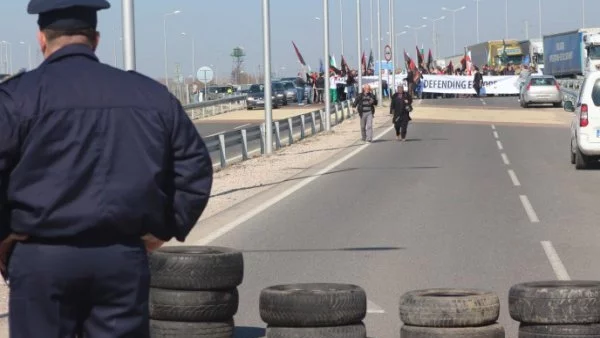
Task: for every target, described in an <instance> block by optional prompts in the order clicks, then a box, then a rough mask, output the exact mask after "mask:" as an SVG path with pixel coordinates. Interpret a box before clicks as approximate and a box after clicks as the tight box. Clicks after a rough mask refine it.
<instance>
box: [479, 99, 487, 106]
mask: <svg viewBox="0 0 600 338" xmlns="http://www.w3.org/2000/svg"><path fill="white" fill-rule="evenodd" d="M479 100H481V103H483V105H484V106H485V105H486V104H487V102H485V101H484V100H483V99H479Z"/></svg>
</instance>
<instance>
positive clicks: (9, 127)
mask: <svg viewBox="0 0 600 338" xmlns="http://www.w3.org/2000/svg"><path fill="white" fill-rule="evenodd" d="M13 110H14V109H13V102H12V98H11V97H10V95H9V94H8V93H7V92H6V91H3V89H2V88H0V240H3V239H5V238H6V237H8V235H9V234H10V233H11V232H12V230H11V228H10V219H9V215H10V211H9V210H8V209H7V200H6V199H7V189H8V179H9V176H10V172H11V171H12V168H13V167H14V165H15V161H16V160H17V157H18V153H19V121H18V118H17V117H16V115H14V112H13Z"/></svg>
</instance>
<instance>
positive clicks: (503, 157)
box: [501, 153, 510, 165]
mask: <svg viewBox="0 0 600 338" xmlns="http://www.w3.org/2000/svg"><path fill="white" fill-rule="evenodd" d="M501 155H502V161H504V164H506V165H510V161H509V160H508V156H506V154H505V153H502V154H501Z"/></svg>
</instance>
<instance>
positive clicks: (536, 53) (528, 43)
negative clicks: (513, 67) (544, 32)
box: [519, 39, 544, 72]
mask: <svg viewBox="0 0 600 338" xmlns="http://www.w3.org/2000/svg"><path fill="white" fill-rule="evenodd" d="M519 44H520V45H521V50H522V51H523V55H525V56H529V62H530V64H531V65H533V66H535V67H536V68H537V70H538V71H540V72H543V70H544V40H543V39H530V40H523V41H520V42H519Z"/></svg>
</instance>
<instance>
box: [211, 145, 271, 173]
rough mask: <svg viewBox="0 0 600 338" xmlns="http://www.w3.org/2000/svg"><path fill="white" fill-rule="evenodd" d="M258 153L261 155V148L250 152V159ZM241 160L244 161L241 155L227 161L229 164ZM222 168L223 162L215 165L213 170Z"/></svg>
mask: <svg viewBox="0 0 600 338" xmlns="http://www.w3.org/2000/svg"><path fill="white" fill-rule="evenodd" d="M256 153H260V148H257V149H254V150H251V151H249V152H248V157H251V156H252V155H254V154H256ZM241 159H242V155H241V154H240V155H238V156H234V157H232V158H228V159H227V163H231V162H237V161H239V160H241ZM220 167H221V162H218V163H215V164H213V169H217V168H220Z"/></svg>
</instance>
